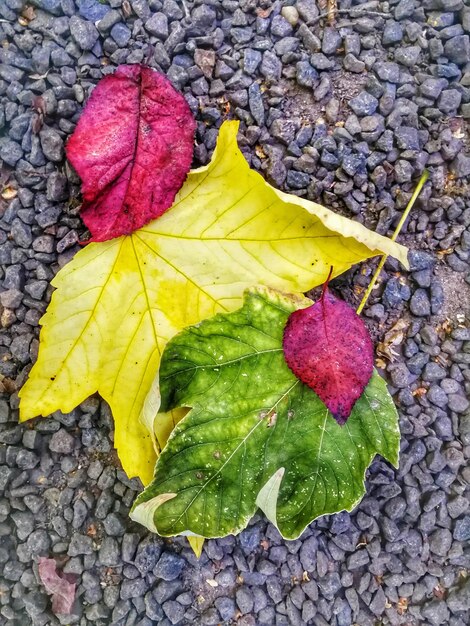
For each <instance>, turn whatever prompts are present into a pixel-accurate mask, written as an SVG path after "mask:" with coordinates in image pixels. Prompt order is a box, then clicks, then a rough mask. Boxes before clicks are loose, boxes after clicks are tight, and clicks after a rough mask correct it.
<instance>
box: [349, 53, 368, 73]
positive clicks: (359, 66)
mask: <svg viewBox="0 0 470 626" xmlns="http://www.w3.org/2000/svg"><path fill="white" fill-rule="evenodd" d="M343 66H344V69H345V70H347V71H348V72H354V73H356V74H360V73H361V72H363V71H364V70H365V68H366V64H365V63H364V61H360V60H359V59H357V58H356V57H355V56H354V55H353V54H351V53H349V54H347V55H346V56H345V57H344V59H343Z"/></svg>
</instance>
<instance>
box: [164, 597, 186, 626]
mask: <svg viewBox="0 0 470 626" xmlns="http://www.w3.org/2000/svg"><path fill="white" fill-rule="evenodd" d="M162 608H163V611H164V612H165V615H166V616H167V618H168V619H169V620H170V622H171V623H172V624H179V623H180V622H181V620H182V619H183V617H184V613H185V608H184V607H183V606H181V604H179V602H176V600H168V601H167V602H165V603H164V604H163V605H162Z"/></svg>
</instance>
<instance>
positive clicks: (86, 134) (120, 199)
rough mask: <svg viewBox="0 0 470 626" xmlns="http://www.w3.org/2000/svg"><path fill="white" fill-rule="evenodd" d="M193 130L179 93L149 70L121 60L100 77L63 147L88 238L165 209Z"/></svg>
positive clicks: (101, 237)
mask: <svg viewBox="0 0 470 626" xmlns="http://www.w3.org/2000/svg"><path fill="white" fill-rule="evenodd" d="M195 127H196V123H195V121H194V118H193V116H192V113H191V111H190V109H189V106H188V104H187V102H186V100H185V99H184V98H183V96H182V95H181V94H180V93H178V92H177V91H176V90H175V89H174V88H173V86H172V85H171V83H170V82H169V81H168V79H167V78H165V77H164V76H163V75H162V74H159V73H158V72H156V71H154V70H152V69H150V68H149V67H145V66H143V65H121V66H120V67H118V69H117V70H116V72H115V73H114V74H111V75H109V76H106V77H105V78H103V79H102V80H101V81H100V82H99V84H98V85H97V86H96V87H95V89H94V90H93V93H92V95H91V97H90V99H89V100H88V103H87V105H86V107H85V110H84V112H83V114H82V116H81V118H80V120H79V122H78V124H77V128H76V129H75V131H74V133H73V135H72V137H71V138H70V140H69V142H68V144H67V157H68V159H69V161H70V162H71V163H72V165H73V166H74V168H75V169H76V171H77V173H78V174H79V176H80V177H81V179H82V193H83V199H84V202H83V206H82V212H81V216H82V218H83V221H84V222H85V224H86V225H87V227H88V228H89V229H90V232H91V234H92V236H93V240H94V241H106V240H107V239H112V238H113V237H118V236H120V235H127V234H130V233H132V232H133V231H134V230H136V229H138V228H140V227H141V226H143V225H144V224H147V223H148V222H149V221H150V220H152V219H154V218H156V217H158V216H160V215H161V214H162V213H164V211H166V209H168V208H169V207H170V206H171V204H172V203H173V200H174V197H175V194H176V192H177V191H178V189H179V188H180V187H181V185H182V184H183V182H184V179H185V177H186V174H187V172H188V170H189V168H190V166H191V160H192V154H193V139H194V131H195Z"/></svg>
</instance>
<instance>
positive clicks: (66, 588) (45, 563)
mask: <svg viewBox="0 0 470 626" xmlns="http://www.w3.org/2000/svg"><path fill="white" fill-rule="evenodd" d="M38 571H39V578H40V579H41V582H42V584H43V585H44V588H45V590H46V591H47V593H48V594H49V595H50V596H52V611H53V613H54V614H55V615H70V613H71V612H72V607H73V604H74V602H75V588H76V584H75V583H74V582H71V581H70V580H67V578H66V577H65V575H63V576H61V575H60V574H59V573H58V572H57V563H56V561H55V559H48V558H46V557H41V558H40V559H39V566H38Z"/></svg>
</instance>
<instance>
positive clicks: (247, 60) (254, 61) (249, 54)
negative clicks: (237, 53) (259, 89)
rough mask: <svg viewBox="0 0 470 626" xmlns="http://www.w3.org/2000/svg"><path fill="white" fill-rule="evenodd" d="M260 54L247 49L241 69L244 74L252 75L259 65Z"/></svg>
mask: <svg viewBox="0 0 470 626" xmlns="http://www.w3.org/2000/svg"><path fill="white" fill-rule="evenodd" d="M261 59H262V56H261V52H259V51H258V50H252V49H251V48H247V49H246V50H245V54H244V57H243V69H244V71H245V73H246V74H250V75H252V74H254V73H255V72H256V70H257V69H258V66H259V64H260V63H261Z"/></svg>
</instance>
